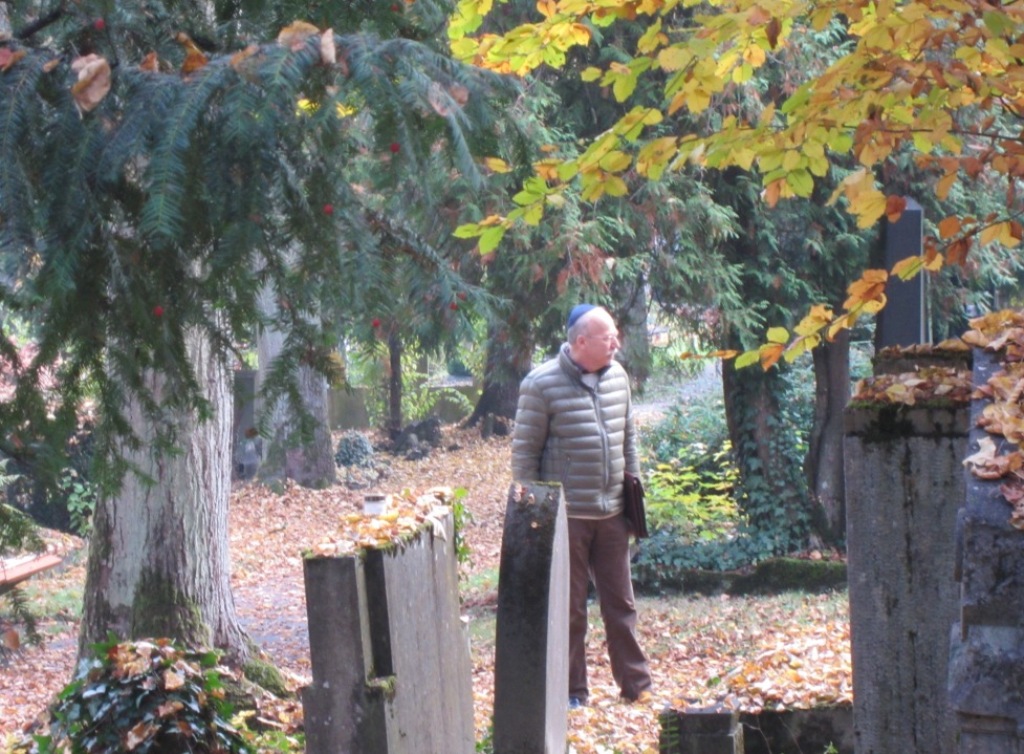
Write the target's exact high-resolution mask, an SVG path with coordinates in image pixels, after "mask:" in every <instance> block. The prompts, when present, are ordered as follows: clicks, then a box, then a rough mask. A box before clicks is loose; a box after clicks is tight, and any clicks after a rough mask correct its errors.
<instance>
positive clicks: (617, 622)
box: [512, 304, 651, 708]
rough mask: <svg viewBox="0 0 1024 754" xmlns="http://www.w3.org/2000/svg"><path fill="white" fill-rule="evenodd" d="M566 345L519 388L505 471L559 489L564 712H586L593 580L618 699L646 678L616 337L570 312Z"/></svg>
mask: <svg viewBox="0 0 1024 754" xmlns="http://www.w3.org/2000/svg"><path fill="white" fill-rule="evenodd" d="M567 341H568V342H567V343H564V344H563V345H562V347H561V349H560V351H559V353H558V356H556V357H555V358H553V359H551V360H549V361H547V362H545V363H544V364H542V365H541V366H539V367H537V368H536V369H534V370H533V371H531V372H530V373H529V374H528V375H527V376H526V377H525V379H524V380H523V382H522V385H521V386H520V389H519V405H518V407H517V409H516V426H515V433H514V434H513V437H512V474H513V478H514V479H515V480H516V481H520V482H529V481H538V480H539V481H545V482H561V484H562V488H563V491H564V494H565V501H566V512H567V514H568V524H569V706H570V708H574V707H578V706H580V705H585V704H586V703H587V700H588V697H589V687H588V686H587V657H586V638H587V588H588V585H589V580H590V579H591V578H593V581H594V584H595V586H596V587H597V596H598V601H599V602H600V606H601V618H602V619H603V620H604V626H605V633H606V634H607V638H608V655H609V658H610V659H611V666H612V675H613V676H614V678H615V682H616V683H617V684H618V685H619V689H620V691H621V693H622V698H623V699H624V700H626V701H629V702H633V701H636V700H638V699H641V698H646V697H648V696H649V695H650V688H651V674H650V670H649V669H648V666H647V658H646V657H645V656H644V653H643V650H642V649H641V648H640V645H639V643H638V642H637V638H636V606H635V605H634V602H633V582H632V580H631V578H630V570H629V538H630V533H631V532H630V530H629V524H628V523H627V521H626V519H625V517H624V516H623V515H622V479H623V472H624V471H630V472H632V473H634V474H636V473H638V472H639V461H638V458H637V450H636V435H635V430H634V426H633V416H632V410H631V404H630V400H631V398H630V389H629V376H628V375H627V374H626V370H625V369H623V368H622V366H621V365H620V364H619V363H618V362H616V361H614V360H613V357H614V356H615V352H616V351H617V350H618V348H619V333H618V331H617V330H616V329H615V322H614V320H612V317H611V315H610V314H609V313H608V312H607V311H606V310H604V309H603V308H601V307H597V306H593V305H591V304H579V305H578V306H576V307H574V308H573V310H572V311H571V312H570V314H569V321H568V333H567Z"/></svg>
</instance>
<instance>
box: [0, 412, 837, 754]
mask: <svg viewBox="0 0 1024 754" xmlns="http://www.w3.org/2000/svg"><path fill="white" fill-rule="evenodd" d="M378 456H380V457H381V458H385V457H386V456H384V454H378ZM387 458H389V460H388V465H389V466H390V470H389V471H388V472H387V473H386V476H385V478H384V479H383V480H382V481H381V482H380V484H379V485H378V488H379V489H380V491H382V492H385V493H387V494H389V495H391V496H392V505H391V506H390V508H389V511H390V513H389V514H387V515H386V516H384V517H381V518H380V519H377V520H371V519H366V518H364V517H363V516H362V513H361V511H362V494H363V491H362V490H355V491H354V490H349V489H347V488H345V487H344V486H341V485H339V486H335V487H333V488H331V489H328V490H320V491H313V490H305V489H302V488H300V487H297V486H295V485H286V486H285V487H284V489H283V490H282V491H280V494H277V493H275V492H273V491H271V490H269V489H268V488H266V487H263V486H260V485H255V484H246V485H239V486H237V487H236V488H235V491H234V493H233V496H232V503H231V552H232V560H233V577H232V585H233V588H234V597H235V604H236V607H237V609H238V613H239V617H240V619H241V621H242V623H243V625H244V627H245V629H246V630H247V631H248V632H249V635H250V636H251V637H252V638H253V639H254V640H255V641H256V642H257V644H259V645H260V646H261V647H262V648H263V650H264V651H265V652H266V653H267V655H268V656H269V657H270V658H273V661H274V662H275V663H276V664H277V665H278V666H279V667H281V669H282V671H283V672H284V673H285V676H286V678H287V679H289V681H290V682H291V683H292V685H293V686H294V687H295V688H298V687H299V686H301V685H303V684H305V683H308V682H309V680H310V677H311V670H310V662H309V657H308V654H309V650H308V633H307V628H306V613H305V595H304V588H303V574H302V557H303V554H304V553H311V552H317V553H320V554H329V553H335V552H346V551H349V550H350V549H352V548H355V547H362V546H373V545H374V544H382V543H387V542H389V541H391V540H392V539H393V538H395V537H400V536H402V532H404V531H407V530H408V529H409V528H410V527H414V526H416V525H420V524H421V523H423V522H424V521H428V519H429V518H430V517H431V516H432V515H433V513H432V511H433V509H434V507H435V506H436V505H438V504H439V503H440V502H443V501H444V499H446V498H447V497H448V495H449V494H450V491H451V490H452V489H456V488H464V489H465V490H466V494H465V497H464V498H463V503H464V504H465V507H466V509H467V511H468V513H469V521H468V523H467V525H466V528H465V540H466V544H467V545H468V546H469V548H470V561H469V562H468V563H466V564H465V565H464V566H463V567H462V573H461V576H462V578H461V584H462V598H463V605H464V612H465V614H466V617H467V618H468V620H469V621H470V635H471V637H472V639H471V640H472V645H471V646H472V662H473V689H474V708H475V721H476V737H477V739H478V740H481V739H483V738H485V737H486V736H487V735H488V730H489V727H490V715H491V710H492V704H493V694H494V676H493V668H494V613H495V609H496V604H497V581H498V579H497V574H498V563H499V560H500V551H501V530H502V523H503V519H504V506H505V500H506V495H507V490H508V486H509V482H510V479H509V476H508V473H509V472H508V468H509V441H508V440H507V439H500V438H491V439H488V440H484V439H481V438H480V436H479V433H478V432H477V431H476V430H460V429H457V428H454V427H448V428H446V429H445V443H444V447H443V448H439V449H437V450H435V451H434V452H433V453H432V454H431V455H430V456H429V457H427V458H425V459H422V460H418V461H406V460H402V459H395V458H390V457H387ZM428 523H429V522H428ZM61 542H62V543H63V544H62V545H61V546H62V547H63V548H64V549H63V551H62V552H61V554H64V555H65V556H66V558H65V560H66V562H67V563H68V565H67V566H65V567H64V568H62V569H60V570H58V571H56V572H53V571H51V572H49V573H48V574H44V575H40V576H37V577H35V578H34V579H32V580H30V581H29V582H28V587H27V588H28V591H29V594H30V596H31V598H32V599H33V600H44V599H45V600H46V601H47V604H50V605H53V604H55V603H54V600H56V599H58V598H59V597H60V595H64V601H65V602H66V603H67V607H66V608H63V610H62V611H61V610H58V611H57V616H58V617H57V619H55V620H47V621H46V622H45V623H44V624H43V625H42V626H41V630H42V631H43V633H44V635H45V636H46V637H47V640H46V642H45V644H44V645H43V646H41V647H30V646H24V647H22V648H21V649H20V650H19V651H17V652H15V653H13V655H11V656H10V657H9V659H8V661H7V663H6V665H4V666H2V667H0V743H2V742H3V741H4V740H5V737H7V736H10V735H12V734H15V733H20V732H22V731H24V730H25V729H26V727H27V726H29V725H31V724H32V722H33V720H35V719H37V717H38V716H39V715H40V713H41V712H42V711H43V709H44V708H45V706H46V704H47V702H48V701H49V699H50V698H51V697H52V695H53V694H54V693H55V692H57V691H58V690H59V689H60V688H61V687H62V686H63V685H64V684H65V683H67V681H68V680H69V679H70V677H71V674H72V669H73V663H74V657H75V649H76V633H75V632H76V629H77V626H76V623H75V616H77V611H78V609H79V608H80V599H81V587H82V584H83V582H84V570H85V569H84V555H83V552H82V550H81V548H80V547H79V548H78V549H76V547H75V544H74V543H73V542H71V543H70V544H69V542H70V540H68V538H66V537H65V538H63V539H62V540H61ZM79 544H80V543H79ZM638 604H639V609H640V625H639V631H640V634H641V641H642V643H643V645H644V646H645V648H646V649H647V651H648V654H649V656H650V661H651V670H652V673H653V676H654V683H655V693H654V696H653V697H652V699H651V700H650V701H649V702H646V703H642V704H632V705H630V704H626V703H624V702H622V701H620V700H619V697H618V689H617V688H616V687H615V684H614V682H613V681H612V677H611V669H610V667H609V665H608V660H607V655H606V654H605V651H604V646H603V645H604V634H603V629H602V628H601V622H600V619H599V617H598V614H597V607H596V605H592V606H591V626H592V630H591V633H590V637H589V644H588V658H589V666H590V680H591V703H590V706H588V707H584V708H581V709H578V710H573V711H571V712H570V713H569V737H570V742H571V744H572V746H573V748H574V750H575V751H576V752H579V753H580V754H584V753H585V752H611V751H619V752H625V753H628V752H653V751H657V741H658V720H657V717H658V712H659V711H660V710H661V709H662V708H663V707H664V706H666V705H671V706H673V707H676V708H684V707H687V706H710V705H713V704H719V703H721V704H725V705H727V706H731V707H736V708H740V709H743V710H751V711H756V710H759V709H762V708H769V709H783V708H807V707H813V706H818V705H826V704H848V703H850V702H851V699H852V690H851V668H850V651H849V624H848V618H847V603H846V595H845V593H838V594H832V595H803V594H789V595H783V596H780V597H757V598H753V597H749V598H745V597H698V596H668V597H665V598H660V599H656V598H646V597H645V598H640V599H638ZM50 612H51V613H52V612H54V611H53V610H50ZM260 718H261V721H262V722H263V723H264V724H266V725H271V726H274V727H277V728H280V729H281V730H283V731H285V732H288V731H294V730H295V729H296V728H297V727H299V726H301V721H302V708H301V705H300V704H299V703H298V702H296V701H287V702H267V703H265V708H264V709H262V710H261V711H260Z"/></svg>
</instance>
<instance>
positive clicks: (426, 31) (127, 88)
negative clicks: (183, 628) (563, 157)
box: [0, 0, 515, 481]
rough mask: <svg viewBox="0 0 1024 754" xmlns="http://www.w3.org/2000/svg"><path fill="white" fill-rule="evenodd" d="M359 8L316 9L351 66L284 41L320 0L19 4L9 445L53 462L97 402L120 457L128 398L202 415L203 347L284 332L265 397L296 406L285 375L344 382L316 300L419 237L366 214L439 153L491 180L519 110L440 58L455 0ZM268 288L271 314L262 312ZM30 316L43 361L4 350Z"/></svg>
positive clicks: (8, 131)
mask: <svg viewBox="0 0 1024 754" xmlns="http://www.w3.org/2000/svg"><path fill="white" fill-rule="evenodd" d="M362 5H366V6H367V10H371V9H370V7H369V6H370V4H368V3H365V2H354V3H345V2H326V3H321V4H319V6H318V11H317V13H318V14H320V16H321V17H320V18H315V19H311V20H312V21H314V22H315V23H316V25H317V26H318V27H319V29H320V30H322V31H324V33H325V34H326V35H327V37H329V38H330V40H331V41H333V45H334V48H335V50H336V60H335V61H334V62H332V61H331V60H330V59H329V56H326V51H327V49H326V47H325V45H324V41H323V39H322V37H321V35H320V33H313V34H309V35H308V36H303V34H301V33H300V34H297V35H296V34H294V33H293V34H292V35H291V36H290V37H288V38H284V37H282V38H281V39H280V40H279V41H274V40H278V36H277V34H278V29H280V28H281V27H284V26H286V25H288V24H291V23H292V21H293V20H294V19H295V18H298V17H301V16H302V13H301V12H300V11H304V10H305V4H297V3H269V2H246V1H245V0H239V1H237V2H222V3H202V2H190V3H186V2H162V3H161V2H148V3H142V4H116V5H115V4H113V3H107V2H81V3H76V4H74V5H65V4H61V5H58V6H56V7H55V10H53V11H52V12H50V13H49V14H44V15H43V16H39V17H34V16H31V15H28V14H29V13H32V12H35V8H36V7H37V6H36V4H35V3H25V4H22V3H19V2H13V3H8V4H6V8H7V17H8V20H9V21H10V23H11V31H10V34H9V36H8V38H6V39H5V38H4V36H3V34H2V31H3V30H2V29H0V315H3V316H2V317H0V344H2V346H3V347H0V360H2V361H0V375H6V379H7V380H8V382H9V384H10V386H11V390H10V391H9V393H0V426H3V427H4V428H5V431H4V433H3V436H2V437H0V452H3V453H5V454H8V455H12V456H19V457H26V456H34V457H35V459H36V462H37V463H38V464H41V465H43V466H45V465H47V464H49V465H50V466H51V467H52V469H56V468H57V467H59V464H60V451H59V449H60V448H62V447H63V442H62V438H63V437H64V436H66V434H67V433H68V431H69V430H70V429H71V427H72V426H73V425H74V423H75V421H76V413H77V411H78V409H79V407H80V406H81V404H82V402H83V401H84V400H85V399H86V398H87V397H88V398H91V399H92V400H94V401H95V402H96V404H97V408H98V412H97V415H98V418H99V425H98V434H99V436H100V437H101V438H107V439H106V445H105V446H100V450H101V451H102V450H103V449H104V448H105V449H106V451H107V455H108V457H109V455H110V453H111V452H112V451H113V449H114V448H115V446H116V444H117V443H118V442H121V441H123V440H124V439H125V438H126V437H127V436H130V423H129V422H128V420H127V418H126V416H125V414H124V407H125V406H126V405H127V403H128V402H129V401H131V402H136V403H138V404H139V405H141V406H143V407H144V409H145V411H146V413H147V414H148V416H149V417H150V419H151V421H152V422H153V424H154V425H155V426H159V425H160V419H161V417H162V416H165V415H166V413H167V412H169V411H182V410H185V411H196V412H199V413H200V414H202V413H203V412H204V411H206V410H207V409H208V407H207V406H205V404H204V402H203V400H202V397H201V394H202V391H201V390H200V386H199V385H198V384H197V383H196V380H195V376H194V374H193V373H192V369H191V367H190V363H189V359H188V358H187V348H186V344H187V340H188V337H189V335H190V334H191V333H201V334H203V335H204V336H205V337H206V338H207V339H209V341H210V342H212V343H213V344H214V346H215V347H216V348H217V350H218V352H219V353H220V354H222V355H223V356H224V358H230V356H231V352H232V349H233V348H234V344H236V343H239V342H240V341H242V340H245V339H248V338H251V337H252V336H253V335H254V334H255V332H256V331H257V328H258V327H273V328H276V329H279V330H282V331H284V332H285V333H287V340H286V347H285V351H284V354H283V355H282V357H281V358H280V361H279V363H278V364H277V365H276V367H275V369H274V371H273V373H272V379H271V380H270V384H271V385H272V386H273V387H274V389H276V390H277V391H279V393H281V394H294V395H297V393H296V392H295V386H294V385H290V384H289V378H288V377H287V375H290V374H294V373H295V372H296V367H297V366H299V365H300V364H303V365H309V366H314V367H317V368H320V369H323V370H325V371H330V369H331V368H332V367H331V365H332V364H333V363H334V362H332V360H331V358H330V351H331V346H332V342H333V341H332V337H331V335H330V334H329V333H325V332H324V330H323V329H322V328H321V327H320V326H319V325H318V324H316V323H317V322H318V321H319V317H318V315H320V314H322V310H321V308H320V307H321V303H322V302H323V301H325V300H327V301H330V300H341V299H343V298H344V297H345V296H346V294H348V293H350V292H351V291H353V290H359V289H360V287H361V286H364V285H365V284H366V283H367V282H368V281H366V280H360V279H359V277H360V275H361V274H362V271H363V270H366V274H368V275H372V274H373V272H372V267H360V266H359V265H353V264H349V263H347V262H348V261H350V260H351V259H356V258H367V257H371V256H377V257H378V258H379V257H382V256H384V255H385V251H384V250H383V246H382V242H381V239H389V238H392V239H393V238H394V237H396V234H397V235H401V236H403V237H404V238H405V239H406V240H405V241H404V242H403V247H404V248H412V247H411V245H410V239H415V238H416V236H415V234H410V233H399V232H397V231H394V230H391V231H388V232H386V233H377V232H375V228H376V229H378V230H379V229H380V227H382V226H381V223H379V222H377V223H374V222H371V221H370V220H368V219H367V218H368V213H370V210H371V209H372V206H371V203H370V202H368V201H367V199H366V197H367V196H368V195H371V194H373V193H375V192H379V191H386V190H388V188H389V187H395V186H408V185H418V184H422V185H423V186H424V189H423V191H422V192H421V193H422V195H424V196H426V195H429V194H430V192H431V191H433V190H434V189H432V188H431V187H430V186H429V184H428V182H427V181H425V180H422V179H423V177H424V175H425V172H426V171H428V170H429V169H431V168H432V167H434V166H436V164H437V159H438V158H437V155H439V154H440V155H444V156H445V159H446V161H447V162H446V164H447V166H448V168H447V169H448V170H451V171H452V173H453V174H456V175H458V177H459V180H460V181H467V182H469V183H470V184H476V185H479V184H480V182H481V180H482V178H481V176H480V174H479V172H478V170H477V162H476V159H477V157H479V156H481V155H484V154H490V153H494V151H495V149H496V142H495V136H494V133H495V123H496V121H497V119H498V118H499V117H500V115H501V112H502V107H503V105H504V103H505V102H507V101H508V99H509V98H510V97H512V96H513V95H514V93H515V89H514V87H513V86H512V84H511V83H510V82H508V81H507V80H505V79H502V78H500V77H497V76H494V75H492V74H488V73H486V72H483V71H480V70H476V69H470V68H467V67H463V66H461V65H459V64H456V63H454V62H452V61H451V60H450V59H449V58H447V57H446V55H445V54H444V53H443V52H442V51H441V50H440V49H439V48H437V47H436V45H435V44H434V42H433V40H435V39H436V38H437V37H438V36H439V32H443V22H442V19H443V18H445V17H446V16H445V8H446V7H447V6H446V5H445V4H444V3H439V2H434V0H419V1H418V2H417V3H415V4H406V3H404V2H401V0H400V2H398V3H396V4H395V5H392V6H382V5H381V4H380V3H374V4H372V6H373V7H372V10H373V13H361V12H360V7H357V6H362ZM338 21H340V22H341V24H338V23H337V22H338ZM332 24H333V29H334V31H326V29H327V28H328V27H332ZM423 24H426V26H424V25H423ZM383 35H388V36H383ZM87 54H95V55H98V56H102V57H103V58H104V59H105V60H106V61H108V63H109V64H110V67H111V73H110V89H109V92H108V93H106V94H105V96H102V98H100V99H99V100H98V102H95V103H92V105H94V106H92V105H90V106H83V102H82V100H81V98H79V97H76V93H75V91H74V87H75V85H76V83H78V75H79V74H78V72H77V70H76V63H80V62H81V60H82V58H83V57H84V56H85V55H87ZM147 55H150V57H148V58H147V57H146V56H147ZM200 59H201V60H202V63H201V64H199V65H196V64H195V63H196V61H197V60H200ZM144 60H148V61H149V64H147V65H141V63H142V62H143V61H144ZM153 61H156V63H155V65H154V64H153ZM80 86H81V85H80ZM357 164H358V165H359V166H360V168H359V173H358V175H354V173H353V171H354V169H355V168H354V166H355V165H357ZM371 164H375V165H376V168H375V169H372V170H369V171H368V170H367V166H368V165H371ZM357 179H358V185H357ZM388 243H389V244H390V245H391V246H394V242H393V241H388ZM423 250H427V251H429V249H428V245H427V244H424V246H423ZM426 258H428V259H429V255H428V256H427V257H426ZM436 262H437V260H436V259H435V260H434V262H431V264H436ZM440 266H443V265H440ZM440 266H439V267H440ZM369 282H372V281H369ZM268 290H269V291H271V295H272V297H273V298H274V299H275V300H276V301H277V303H278V306H277V308H276V311H275V313H273V314H267V313H265V312H264V313H261V309H260V307H259V306H258V305H257V304H258V299H259V297H260V295H261V294H265V292H266V291H268ZM15 320H17V321H19V322H29V323H31V324H32V326H33V331H32V336H33V338H34V339H35V340H36V341H37V343H38V345H39V350H38V355H37V356H36V357H35V358H34V359H33V360H32V361H31V362H29V363H22V362H20V361H19V360H18V359H17V356H16V350H15V349H14V348H12V347H8V346H9V344H10V341H11V339H12V338H13V337H14V333H13V330H12V325H11V324H10V323H12V322H14V321H15ZM47 371H49V372H51V373H55V374H56V376H57V379H55V380H52V381H51V382H50V383H48V385H49V386H47V385H46V384H44V381H43V380H41V375H42V374H44V373H45V372H47ZM154 374H157V375H160V377H161V385H162V387H161V389H160V390H159V391H158V392H155V391H154V390H153V389H152V384H153V383H152V380H151V377H152V375H154ZM278 376H279V377H280V378H279V379H278V378H277V377H278ZM8 428H9V429H10V431H7V430H8ZM129 439H130V437H129ZM173 439H174V438H173V437H168V438H167V440H168V442H169V443H170V442H171V441H173ZM168 447H170V445H168ZM116 476H117V475H116V474H111V475H110V479H108V481H113V480H116Z"/></svg>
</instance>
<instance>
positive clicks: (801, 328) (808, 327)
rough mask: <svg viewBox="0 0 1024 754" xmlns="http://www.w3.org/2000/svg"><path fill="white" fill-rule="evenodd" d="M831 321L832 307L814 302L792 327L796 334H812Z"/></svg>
mask: <svg viewBox="0 0 1024 754" xmlns="http://www.w3.org/2000/svg"><path fill="white" fill-rule="evenodd" d="M831 321H832V309H831V308H830V307H828V306H825V305H824V304H815V305H814V306H812V307H811V310H810V311H809V312H808V313H807V314H806V315H805V316H804V318H803V319H801V320H800V324H798V325H797V326H796V327H795V328H793V329H794V331H795V332H796V333H797V335H804V336H806V335H812V334H814V333H816V332H818V331H819V330H821V329H822V328H823V327H825V325H827V324H828V323H829V322H831Z"/></svg>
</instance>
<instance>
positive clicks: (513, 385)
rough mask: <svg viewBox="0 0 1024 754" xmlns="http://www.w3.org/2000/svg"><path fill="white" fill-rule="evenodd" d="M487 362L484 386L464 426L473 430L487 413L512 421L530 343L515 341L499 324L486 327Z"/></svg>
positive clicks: (527, 360) (527, 363) (529, 351)
mask: <svg viewBox="0 0 1024 754" xmlns="http://www.w3.org/2000/svg"><path fill="white" fill-rule="evenodd" d="M487 330H488V332H487V360H486V363H485V365H484V384H483V390H482V391H481V393H480V399H479V400H478V401H477V402H476V406H475V407H474V408H473V413H472V414H471V415H470V417H469V418H468V419H466V422H465V424H466V426H467V427H475V426H476V425H477V423H478V422H479V421H480V420H481V419H483V418H484V417H485V416H487V415H488V414H492V415H494V416H502V417H505V418H506V419H514V418H515V416H516V404H517V403H518V402H519V383H520V382H522V379H523V377H525V376H526V373H527V372H529V371H530V362H531V355H532V353H533V344H532V343H529V342H526V343H524V342H517V341H516V340H514V339H513V338H510V337H509V331H508V330H507V329H506V328H504V327H503V326H501V325H495V324H491V325H489V326H488V328H487Z"/></svg>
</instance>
